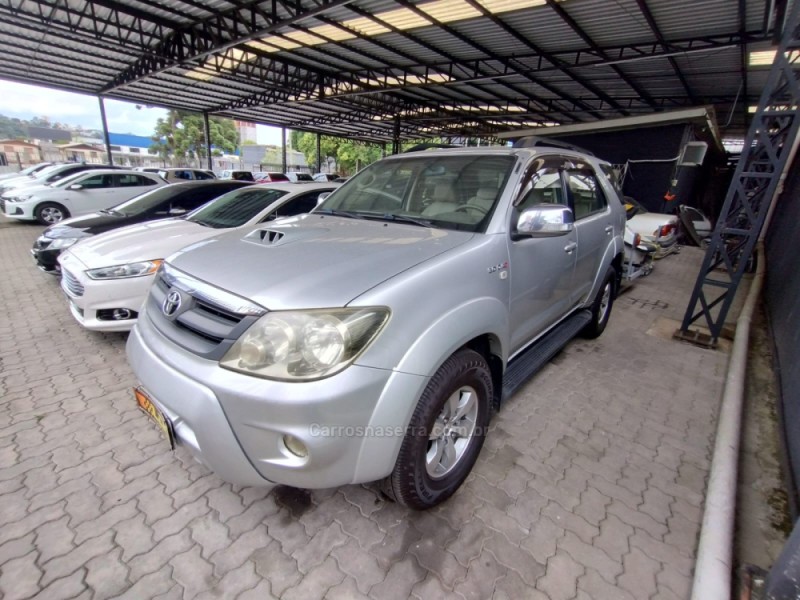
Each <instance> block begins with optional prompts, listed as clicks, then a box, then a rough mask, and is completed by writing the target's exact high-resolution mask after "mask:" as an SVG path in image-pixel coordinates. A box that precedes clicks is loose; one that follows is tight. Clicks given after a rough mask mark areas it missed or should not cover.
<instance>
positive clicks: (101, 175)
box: [3, 169, 167, 225]
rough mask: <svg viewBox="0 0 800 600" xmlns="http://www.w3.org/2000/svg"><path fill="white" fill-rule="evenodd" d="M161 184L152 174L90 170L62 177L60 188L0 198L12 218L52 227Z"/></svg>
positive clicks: (21, 191) (17, 192)
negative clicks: (68, 218) (69, 176)
mask: <svg viewBox="0 0 800 600" xmlns="http://www.w3.org/2000/svg"><path fill="white" fill-rule="evenodd" d="M162 185H167V182H166V181H164V180H163V179H162V178H161V177H159V176H158V175H154V174H152V173H139V172H136V171H123V170H112V169H93V170H91V171H88V172H85V173H77V174H75V175H74V176H73V177H71V178H69V179H66V178H65V181H63V182H62V183H61V184H60V185H59V184H56V185H52V186H49V187H39V188H35V189H34V188H22V189H19V188H17V189H15V190H14V191H13V192H8V193H6V194H5V195H3V200H4V201H5V207H4V210H5V214H6V216H7V217H11V218H12V219H19V220H21V221H34V220H35V221H38V222H39V223H41V224H42V225H53V224H54V223H59V222H60V221H63V220H64V219H66V218H67V217H70V216H74V217H77V216H80V215H85V214H88V213H93V212H97V211H98V210H102V209H105V208H110V207H112V206H114V205H116V204H119V203H120V202H124V201H125V200H129V199H130V198H133V197H134V196H138V195H139V194H141V193H142V192H145V191H147V190H149V189H153V188H156V187H159V186H162Z"/></svg>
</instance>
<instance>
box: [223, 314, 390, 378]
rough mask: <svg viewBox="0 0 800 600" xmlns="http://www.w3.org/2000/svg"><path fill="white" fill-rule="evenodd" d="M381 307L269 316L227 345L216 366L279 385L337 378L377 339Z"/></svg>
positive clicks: (382, 321) (381, 321)
mask: <svg viewBox="0 0 800 600" xmlns="http://www.w3.org/2000/svg"><path fill="white" fill-rule="evenodd" d="M388 318H389V309H388V308H386V307H365V308H330V309H320V310H303V311H276V312H270V313H267V314H266V315H264V316H263V317H261V318H260V319H259V320H258V321H256V322H255V323H254V324H253V325H252V326H251V327H250V329H248V330H247V331H246V332H245V334H244V335H243V336H242V337H240V338H239V339H238V340H236V342H235V343H234V344H233V346H231V348H230V350H228V352H227V353H226V354H225V356H224V357H223V358H222V360H221V361H220V366H222V367H225V368H226V369H231V370H233V371H239V372H240V373H246V374H248V375H255V376H257V377H264V378H266V379H278V380H283V381H298V380H302V381H308V380H311V379H322V378H323V377H329V376H331V375H333V374H335V373H338V372H339V371H341V370H342V369H344V368H345V367H347V366H348V365H349V364H350V363H352V362H353V361H354V360H355V359H356V357H357V356H358V355H359V354H361V353H362V352H363V351H364V350H365V349H366V348H367V347H368V346H369V344H370V343H371V342H372V341H373V340H374V339H375V338H376V337H377V335H378V333H379V332H380V330H381V328H382V327H383V326H384V324H385V323H386V321H387V320H388Z"/></svg>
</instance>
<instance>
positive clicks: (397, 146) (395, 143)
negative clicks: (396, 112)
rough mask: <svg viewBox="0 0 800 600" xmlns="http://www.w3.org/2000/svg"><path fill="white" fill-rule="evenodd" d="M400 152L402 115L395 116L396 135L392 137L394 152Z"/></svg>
mask: <svg viewBox="0 0 800 600" xmlns="http://www.w3.org/2000/svg"><path fill="white" fill-rule="evenodd" d="M399 152H400V117H395V118H394V137H393V139H392V154H398V153H399Z"/></svg>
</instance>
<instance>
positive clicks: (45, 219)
mask: <svg viewBox="0 0 800 600" xmlns="http://www.w3.org/2000/svg"><path fill="white" fill-rule="evenodd" d="M33 215H34V216H35V217H36V220H37V221H38V222H39V223H40V224H41V225H54V224H56V223H60V222H61V221H63V220H64V219H66V218H68V217H69V211H68V210H67V209H66V208H64V207H63V206H61V205H60V204H56V203H55V202H44V203H42V204H40V205H39V206H37V207H36V210H35V211H34V213H33Z"/></svg>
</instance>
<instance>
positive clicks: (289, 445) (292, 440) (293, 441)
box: [283, 433, 308, 458]
mask: <svg viewBox="0 0 800 600" xmlns="http://www.w3.org/2000/svg"><path fill="white" fill-rule="evenodd" d="M283 445H284V446H286V449H287V450H288V451H289V452H291V453H292V454H294V455H295V456H297V457H298V458H306V457H307V456H308V448H306V445H305V444H304V443H303V442H301V441H300V440H298V439H297V438H296V437H294V436H293V435H289V434H288V433H287V434H286V435H284V436H283Z"/></svg>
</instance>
